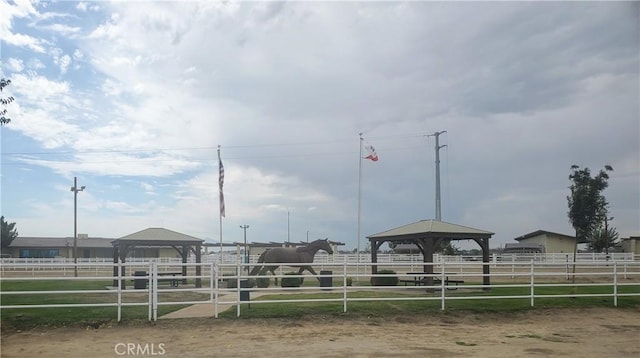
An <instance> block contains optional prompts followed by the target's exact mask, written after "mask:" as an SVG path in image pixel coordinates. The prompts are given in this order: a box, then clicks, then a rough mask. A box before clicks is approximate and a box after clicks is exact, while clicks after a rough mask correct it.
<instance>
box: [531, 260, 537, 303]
mask: <svg viewBox="0 0 640 358" xmlns="http://www.w3.org/2000/svg"><path fill="white" fill-rule="evenodd" d="M530 285H531V307H533V305H534V303H533V301H534V297H535V287H536V286H535V269H534V263H533V260H531V283H530Z"/></svg>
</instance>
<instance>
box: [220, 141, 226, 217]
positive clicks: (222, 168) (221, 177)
mask: <svg viewBox="0 0 640 358" xmlns="http://www.w3.org/2000/svg"><path fill="white" fill-rule="evenodd" d="M218 163H219V164H218V168H219V171H218V187H219V189H220V216H222V217H225V216H224V214H225V213H224V193H223V191H222V187H223V186H224V166H223V165H222V159H221V158H220V150H218Z"/></svg>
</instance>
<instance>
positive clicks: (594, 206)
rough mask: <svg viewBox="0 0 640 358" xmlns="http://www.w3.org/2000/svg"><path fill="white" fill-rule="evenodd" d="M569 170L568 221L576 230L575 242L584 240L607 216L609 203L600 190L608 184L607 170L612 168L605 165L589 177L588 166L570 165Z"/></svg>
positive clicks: (609, 170)
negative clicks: (593, 175)
mask: <svg viewBox="0 0 640 358" xmlns="http://www.w3.org/2000/svg"><path fill="white" fill-rule="evenodd" d="M571 170H572V171H573V172H572V173H571V175H569V180H571V182H572V183H571V186H570V187H569V189H570V190H571V195H569V196H567V202H568V204H569V213H568V215H569V222H570V223H571V225H572V226H573V228H574V229H575V231H576V243H577V242H586V241H587V238H588V236H589V234H591V233H592V232H593V231H594V230H595V229H597V228H599V227H600V225H601V224H602V223H603V222H604V219H605V218H606V217H607V209H608V206H609V203H607V200H606V199H605V197H604V196H603V195H602V191H603V190H604V189H606V188H607V187H608V186H609V182H608V180H609V174H608V173H607V172H611V171H613V168H612V167H611V166H610V165H605V167H604V169H602V170H600V172H599V173H598V175H596V176H595V177H591V171H590V170H589V168H584V169H581V168H580V167H579V166H577V165H572V166H571Z"/></svg>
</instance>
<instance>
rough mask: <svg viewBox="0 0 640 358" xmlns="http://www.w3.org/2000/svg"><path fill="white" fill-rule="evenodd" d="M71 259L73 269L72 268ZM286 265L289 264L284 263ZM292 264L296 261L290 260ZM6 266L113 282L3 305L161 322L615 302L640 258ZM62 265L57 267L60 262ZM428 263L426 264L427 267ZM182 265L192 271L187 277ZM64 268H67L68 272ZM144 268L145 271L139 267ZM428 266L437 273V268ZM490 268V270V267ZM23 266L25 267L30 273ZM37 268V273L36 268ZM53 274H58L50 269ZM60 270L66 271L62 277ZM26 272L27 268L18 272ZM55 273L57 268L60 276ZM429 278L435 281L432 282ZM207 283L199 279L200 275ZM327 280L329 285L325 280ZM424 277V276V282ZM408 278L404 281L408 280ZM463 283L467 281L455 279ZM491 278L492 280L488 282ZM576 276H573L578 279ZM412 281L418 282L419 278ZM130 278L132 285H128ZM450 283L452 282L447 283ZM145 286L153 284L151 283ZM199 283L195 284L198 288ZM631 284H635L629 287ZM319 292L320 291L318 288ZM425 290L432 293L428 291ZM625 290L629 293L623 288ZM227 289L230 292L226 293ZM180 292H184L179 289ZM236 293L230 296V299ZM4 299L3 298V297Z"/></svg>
mask: <svg viewBox="0 0 640 358" xmlns="http://www.w3.org/2000/svg"><path fill="white" fill-rule="evenodd" d="M70 265H71V268H69V266H70ZM285 265H286V264H285ZM292 265H293V264H292ZM3 266H6V268H7V271H3V276H2V281H4V282H7V281H9V282H10V281H40V280H42V281H45V280H91V281H95V280H105V281H110V282H113V285H111V286H112V287H111V288H110V289H104V290H96V289H93V290H46V291H9V290H2V291H0V297H1V296H8V295H76V294H100V295H105V296H111V297H112V299H111V300H107V301H108V302H101V303H95V302H86V303H73V304H63V303H60V304H35V305H31V304H29V305H25V304H20V305H2V306H0V309H2V310H5V309H18V308H20V309H25V308H27V309H28V308H54V307H117V320H118V321H120V320H121V319H122V308H123V307H127V306H147V307H148V319H149V320H156V319H157V318H158V307H159V306H162V305H191V304H197V303H207V304H214V306H215V309H214V316H215V317H218V313H219V311H220V307H221V305H235V306H236V310H237V315H238V316H239V315H240V314H241V309H242V307H246V306H245V305H247V304H249V303H255V304H264V303H285V304H286V303H295V302H341V303H342V306H343V311H344V312H346V311H347V308H348V304H349V303H353V302H361V301H391V300H405V301H407V300H412V301H413V300H420V301H439V302H440V304H441V309H443V310H444V309H445V308H446V305H447V302H450V301H452V300H468V299H474V300H478V299H480V300H496V299H513V298H521V299H528V300H530V305H531V306H534V304H535V301H536V300H538V299H545V298H560V297H594V296H597V297H613V305H614V306H617V305H618V299H619V298H620V297H628V296H640V262H639V261H630V260H615V261H605V263H603V262H602V261H598V260H596V261H578V262H577V263H576V264H575V271H574V264H573V263H572V262H562V263H553V262H537V261H534V260H530V261H529V262H522V261H512V262H489V263H482V262H472V261H461V262H449V261H447V260H446V259H442V260H441V261H439V262H436V263H429V264H426V263H424V262H421V261H420V262H417V261H414V262H406V261H405V262H402V261H395V262H386V263H378V264H377V271H381V270H393V271H394V272H395V274H394V276H396V277H398V278H399V279H402V280H403V283H404V285H396V286H369V285H368V282H369V281H370V280H371V278H372V277H381V276H382V275H376V274H373V273H372V265H371V264H370V263H357V262H356V263H352V262H349V261H347V259H346V258H345V260H344V261H343V262H335V261H333V262H321V263H314V264H313V267H314V269H315V270H316V271H317V272H319V273H321V276H320V277H319V279H320V281H321V283H322V281H323V280H324V281H325V285H323V284H321V285H320V287H318V286H316V285H313V286H303V287H299V288H282V287H267V288H258V287H251V288H250V287H247V286H246V285H244V284H243V282H244V280H248V279H256V278H258V277H270V278H271V276H248V274H247V271H248V270H247V268H250V267H252V266H253V264H248V265H247V264H243V263H241V262H236V263H223V264H217V263H214V262H212V263H201V264H194V263H187V264H182V263H177V262H156V261H150V262H146V263H145V262H139V263H138V262H128V263H115V264H114V263H113V262H105V263H96V262H93V263H88V262H84V263H80V262H79V263H78V272H79V273H80V274H83V273H84V274H86V273H87V272H90V273H93V272H99V273H100V274H99V275H98V276H93V275H79V277H70V276H69V273H71V275H72V274H73V272H74V268H73V264H72V263H71V264H69V263H57V264H56V263H33V262H32V263H12V264H7V263H3ZM34 266H35V267H36V268H39V267H41V266H46V267H49V269H51V268H53V271H50V272H47V271H20V270H25V269H29V268H32V267H34ZM59 266H60V267H59ZM196 267H200V268H201V273H200V274H199V275H197V274H194V272H195V270H196ZM425 267H426V268H427V269H429V270H425ZM183 268H185V269H186V271H187V274H186V275H183ZM65 270H66V271H65ZM292 270H293V269H291V268H287V267H284V268H283V267H282V266H281V267H280V268H279V269H278V270H277V272H276V277H278V278H279V279H282V278H284V277H289V278H291V277H303V278H304V279H306V280H315V279H316V278H317V277H315V276H312V275H310V274H305V275H293V276H292V275H287V274H286V273H287V271H292ZM142 271H143V272H142ZM423 271H432V272H433V273H432V274H427V273H424V272H423ZM486 271H490V273H487V272H486ZM24 272H27V274H25V273H24ZM34 272H35V273H36V274H33V273H34ZM52 272H53V273H54V274H52ZM60 272H64V274H62V275H60V274H59V273H60ZM20 273H22V274H20ZM55 273H58V274H55ZM167 273H173V274H174V275H175V276H171V275H170V276H168V277H167V276H166V274H167ZM334 279H335V280H336V281H339V284H338V285H334V284H333V280H334ZM414 279H420V283H423V284H429V283H430V285H420V286H413V285H411V284H410V283H411V282H412V281H414ZM429 279H431V281H429ZM164 280H180V281H182V280H190V281H191V282H193V281H196V284H195V285H191V284H190V285H188V286H185V285H184V284H183V285H182V286H181V287H180V286H179V287H173V285H172V286H171V287H170V288H164V287H160V283H161V282H162V281H164ZM203 280H204V281H205V283H208V287H207V286H206V285H199V284H198V283H201V281H203ZM229 280H235V281H236V282H235V283H236V285H235V288H227V287H226V286H225V285H224V284H223V283H224V282H225V281H227V282H228V281H229ZM326 280H329V282H330V284H328V285H326V283H327V281H326ZM425 280H426V281H425ZM349 281H352V282H354V283H355V284H354V285H353V286H351V285H348V284H347V283H348V282H349ZM404 281H406V282H404ZM455 281H463V282H455ZM488 281H490V282H488ZM574 281H575V282H574ZM454 282H455V283H456V284H458V283H460V285H459V286H455V287H454V286H450V284H452V283H454ZM131 283H134V286H135V285H137V284H141V285H142V284H144V287H138V288H137V289H128V288H126V287H127V286H128V285H129V287H131V286H130V285H131ZM414 283H415V282H414ZM127 284H128V285H127ZM448 284H449V285H448ZM147 285H148V287H147ZM193 286H196V287H193ZM598 286H604V287H608V288H610V290H608V291H607V292H604V293H603V292H600V293H575V292H573V293H570V294H541V293H540V290H539V289H540V288H544V287H574V288H579V287H598ZM518 287H519V288H522V287H527V288H528V289H529V290H528V291H527V292H526V294H519V295H503V296H500V295H493V296H491V295H484V294H479V292H480V293H484V292H488V291H490V290H498V289H503V288H518ZM628 287H633V288H628ZM319 290H320V291H319ZM425 290H427V291H425ZM621 290H622V291H624V292H621ZM305 291H307V292H309V291H316V292H323V293H340V295H337V296H335V295H334V297H325V298H318V299H304V300H301V299H296V298H295V295H292V296H291V297H289V298H288V299H285V300H262V299H261V300H254V301H251V300H250V295H254V296H255V295H262V294H269V293H271V294H292V293H300V292H305ZM355 291H360V292H362V291H373V292H377V294H376V296H379V297H367V298H362V297H361V298H356V297H353V295H350V293H353V292H355ZM393 291H397V292H402V293H405V294H406V296H405V297H397V295H388V296H385V295H384V294H381V293H385V292H393ZM171 292H181V293H184V292H201V293H206V294H207V298H206V299H203V300H182V301H181V300H179V299H180V298H179V297H178V300H176V301H168V298H167V299H165V298H162V299H161V298H160V297H161V296H163V297H166V296H165V295H161V294H162V293H171ZM141 293H142V294H145V295H146V297H147V298H146V302H145V301H144V300H140V302H125V301H126V300H125V299H124V298H125V297H127V296H128V295H134V294H138V296H140V294H141ZM226 294H231V295H230V296H227V295H226ZM178 296H179V295H178ZM228 297H232V300H230V301H229V300H228ZM2 302H3V303H4V302H6V300H2Z"/></svg>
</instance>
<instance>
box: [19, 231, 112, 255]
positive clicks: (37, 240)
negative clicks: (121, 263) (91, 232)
mask: <svg viewBox="0 0 640 358" xmlns="http://www.w3.org/2000/svg"><path fill="white" fill-rule="evenodd" d="M113 240H114V239H110V238H103V237H88V236H86V235H78V241H77V247H78V248H77V250H78V258H95V257H112V256H113V246H112V245H111V241H113ZM73 241H74V240H73V237H24V236H19V237H17V238H15V239H14V240H13V241H12V242H11V245H9V248H8V250H7V251H8V252H9V254H10V255H11V257H15V258H56V257H66V258H73Z"/></svg>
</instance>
